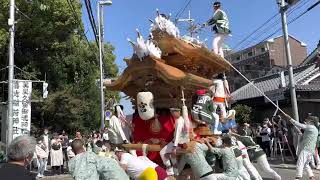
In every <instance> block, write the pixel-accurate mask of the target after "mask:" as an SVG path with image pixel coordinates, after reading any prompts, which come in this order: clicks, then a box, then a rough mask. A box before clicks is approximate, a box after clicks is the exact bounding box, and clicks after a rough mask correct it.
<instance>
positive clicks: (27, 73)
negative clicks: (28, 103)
mask: <svg viewBox="0 0 320 180" xmlns="http://www.w3.org/2000/svg"><path fill="white" fill-rule="evenodd" d="M14 67H15V68H16V69H18V70H20V71H21V72H23V73H25V74H26V75H28V76H30V77H32V78H34V79H35V80H37V81H41V80H40V79H38V78H37V77H35V76H34V75H32V74H31V73H29V72H27V71H25V70H23V69H21V68H19V67H18V66H16V65H14Z"/></svg>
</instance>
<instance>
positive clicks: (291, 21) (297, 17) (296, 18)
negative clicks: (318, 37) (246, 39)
mask: <svg viewBox="0 0 320 180" xmlns="http://www.w3.org/2000/svg"><path fill="white" fill-rule="evenodd" d="M319 4H320V0H319V1H318V2H316V3H315V4H313V5H311V6H310V7H309V8H308V9H307V10H305V11H304V12H302V13H300V14H299V15H298V16H296V17H295V18H293V19H291V20H290V21H289V22H288V25H290V24H291V23H293V22H295V21H296V20H298V19H299V18H301V17H302V16H303V15H305V14H306V13H307V12H309V11H310V10H311V9H313V8H314V7H316V6H317V5H319ZM281 29H282V28H279V29H277V30H276V31H274V32H273V33H271V34H269V35H268V36H267V37H266V38H264V39H263V40H262V41H260V42H259V43H261V42H263V41H266V40H267V39H269V38H270V37H272V36H273V35H275V34H276V33H278V32H279V31H280V30H281Z"/></svg>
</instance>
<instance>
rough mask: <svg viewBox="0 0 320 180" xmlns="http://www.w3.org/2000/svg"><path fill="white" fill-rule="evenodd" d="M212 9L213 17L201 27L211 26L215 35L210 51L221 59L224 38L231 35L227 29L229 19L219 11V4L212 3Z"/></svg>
mask: <svg viewBox="0 0 320 180" xmlns="http://www.w3.org/2000/svg"><path fill="white" fill-rule="evenodd" d="M213 8H214V14H213V17H212V18H211V19H209V20H208V21H207V22H206V23H204V24H203V25H202V26H203V27H205V26H211V25H213V26H212V31H213V32H215V34H216V35H215V37H214V38H213V41H212V49H213V51H214V52H215V53H216V54H218V55H220V56H221V57H224V54H223V49H222V45H223V42H224V39H225V37H226V36H227V35H229V34H230V33H231V31H230V28H229V19H228V16H227V14H226V13H225V12H224V11H222V10H221V3H220V2H218V1H216V2H214V3H213Z"/></svg>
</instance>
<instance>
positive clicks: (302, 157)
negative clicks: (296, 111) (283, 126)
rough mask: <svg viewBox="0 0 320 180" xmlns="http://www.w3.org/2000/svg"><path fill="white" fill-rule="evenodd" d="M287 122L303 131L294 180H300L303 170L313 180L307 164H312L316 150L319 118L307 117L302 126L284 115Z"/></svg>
mask: <svg viewBox="0 0 320 180" xmlns="http://www.w3.org/2000/svg"><path fill="white" fill-rule="evenodd" d="M284 116H285V118H286V119H287V121H289V122H290V123H292V124H293V125H294V126H295V127H297V128H300V129H303V135H302V139H301V141H300V143H299V148H298V153H297V155H298V161H297V165H296V179H302V175H303V169H305V170H306V172H307V175H308V177H309V179H315V178H314V174H313V172H312V169H311V167H310V165H309V164H312V163H313V155H314V153H315V149H316V143H317V138H318V129H317V127H318V123H319V118H318V117H316V116H308V117H307V118H306V119H305V123H304V124H302V123H300V122H298V121H296V120H294V119H292V118H291V117H290V116H289V115H287V114H284Z"/></svg>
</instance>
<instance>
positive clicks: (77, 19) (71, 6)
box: [67, 0, 93, 50]
mask: <svg viewBox="0 0 320 180" xmlns="http://www.w3.org/2000/svg"><path fill="white" fill-rule="evenodd" d="M67 3H68V6H69V9H70V10H71V13H72V14H73V18H74V19H75V20H76V23H77V25H78V28H79V29H80V31H81V35H82V36H84V37H85V39H86V41H87V43H88V45H89V47H90V48H91V49H92V50H93V48H92V46H91V44H90V42H89V40H88V37H87V35H86V34H85V32H84V29H83V27H82V25H81V22H80V20H79V17H78V15H77V13H76V12H75V8H74V6H73V4H72V2H71V1H70V0H67Z"/></svg>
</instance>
